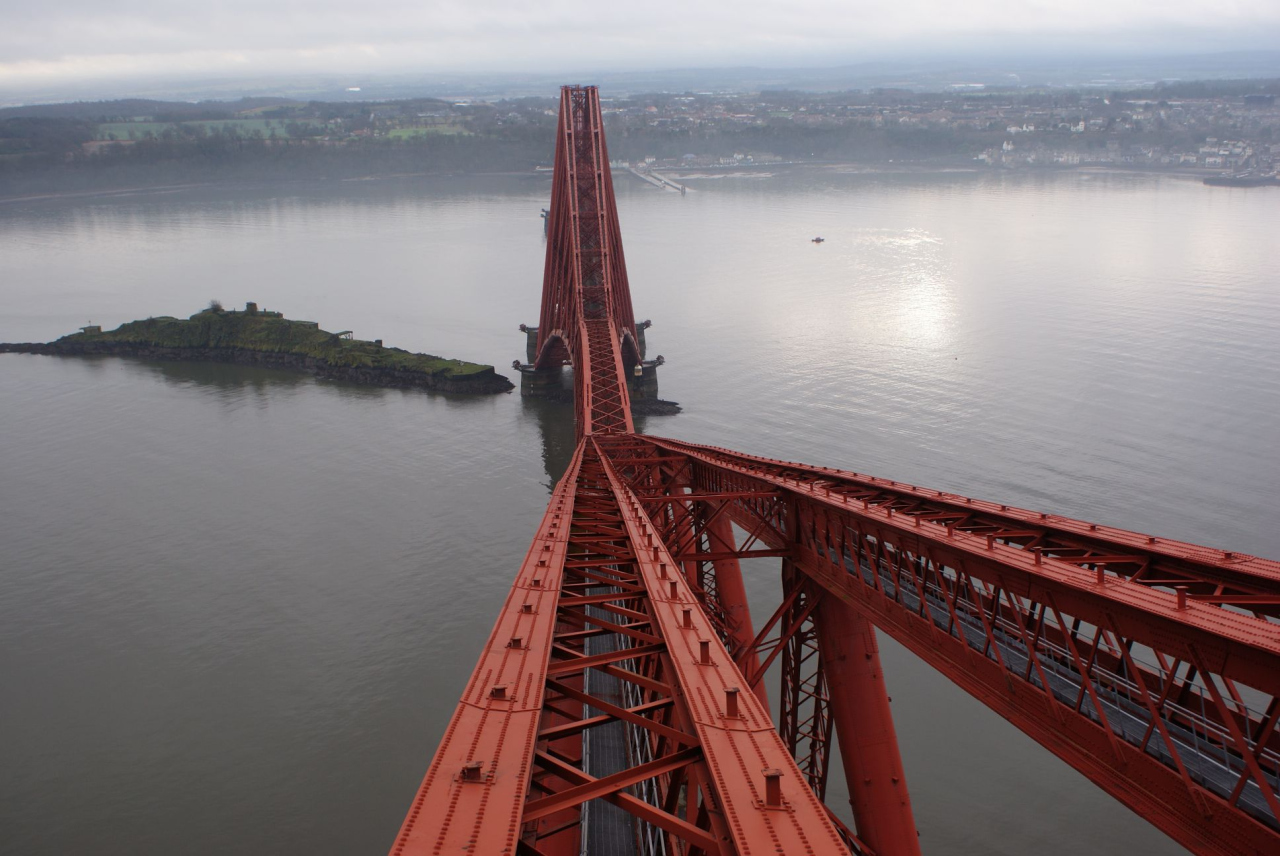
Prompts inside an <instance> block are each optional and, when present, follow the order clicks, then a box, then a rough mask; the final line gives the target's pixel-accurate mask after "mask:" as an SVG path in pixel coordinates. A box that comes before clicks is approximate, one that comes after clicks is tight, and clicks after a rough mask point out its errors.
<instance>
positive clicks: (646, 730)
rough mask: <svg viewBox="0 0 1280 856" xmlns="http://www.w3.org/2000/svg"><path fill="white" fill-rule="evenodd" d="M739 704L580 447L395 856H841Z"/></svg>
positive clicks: (667, 576) (668, 578)
mask: <svg viewBox="0 0 1280 856" xmlns="http://www.w3.org/2000/svg"><path fill="white" fill-rule="evenodd" d="M746 687H747V682H746V680H745V678H744V677H743V676H742V674H741V672H740V671H739V670H738V668H737V667H736V665H735V664H734V662H733V660H732V658H731V657H730V656H729V653H728V651H726V649H725V648H724V646H723V645H722V644H721V643H720V641H719V640H718V639H717V638H716V634H715V632H714V629H713V627H712V625H711V623H710V621H709V620H708V619H707V617H706V616H705V615H704V614H703V612H702V610H701V609H699V608H698V605H697V600H696V598H695V595H694V593H693V591H692V588H691V587H690V585H689V584H688V582H687V581H686V580H685V579H684V577H683V576H682V575H681V573H680V572H679V571H678V565H677V562H676V559H675V557H674V556H673V555H672V553H671V552H670V551H669V550H668V549H667V547H666V546H665V544H664V543H663V541H662V539H661V537H660V536H659V533H658V531H657V528H656V527H655V525H654V523H653V522H652V521H651V520H650V519H649V517H648V516H647V515H646V514H645V513H644V510H643V507H642V505H641V503H640V502H639V500H638V498H637V497H636V496H635V494H634V493H633V492H632V491H631V490H630V489H629V488H627V487H626V486H625V485H624V484H623V482H622V480H621V479H620V477H619V476H618V474H617V472H616V471H615V470H614V468H613V467H612V466H611V465H610V464H609V463H608V461H607V459H606V458H605V457H604V456H603V455H602V454H601V453H600V450H599V448H598V446H597V445H596V443H595V441H594V440H592V439H591V438H586V439H584V440H583V441H582V442H581V443H580V444H579V447H578V452H577V454H576V455H575V458H574V461H573V464H572V465H571V466H570V469H569V471H568V472H567V473H566V475H565V476H564V478H563V479H562V480H561V481H560V483H559V484H558V485H557V487H556V490H555V492H554V494H553V496H552V499H551V504H550V506H549V508H548V511H547V514H546V515H545V517H544V520H543V523H542V526H541V527H540V529H539V533H538V536H537V537H536V538H535V540H534V544H533V546H532V547H531V548H530V551H529V554H528V556H527V557H526V560H525V563H524V565H523V566H522V568H521V571H520V573H519V575H518V576H517V580H516V584H515V586H514V587H513V589H512V593H511V595H510V596H509V598H508V600H507V605H506V607H505V608H504V610H503V613H502V615H501V616H500V618H499V620H498V623H497V626H496V627H495V628H494V632H493V634H492V635H491V636H490V639H489V644H488V645H487V646H486V649H485V652H484V654H483V655H482V656H481V659H480V662H479V664H478V665H477V667H476V670H475V673H474V675H473V678H472V681H471V683H470V684H469V686H468V688H467V691H466V693H465V694H464V696H463V699H462V701H461V703H460V704H459V706H458V709H457V711H456V712H455V713H454V717H453V719H452V721H451V722H450V724H449V727H448V729H447V731H446V733H445V737H444V739H443V740H442V741H441V744H440V748H439V749H438V750H437V753H436V756H435V759H434V760H433V761H432V764H431V767H430V769H429V770H428V773H427V776H426V779H425V780H424V781H423V784H422V787H421V789H420V790H419V792H418V795H417V797H416V798H415V799H414V801H413V804H412V807H411V809H410V812H409V816H408V817H407V818H406V820H405V823H404V826H403V828H402V829H401V832H400V835H399V836H398V837H397V839H396V842H395V844H394V845H393V847H392V850H391V853H392V854H395V856H399V854H427V853H431V854H438V853H467V854H474V853H503V852H506V853H514V852H523V853H529V854H544V856H569V854H574V856H576V854H578V853H581V852H584V850H585V852H594V851H595V849H597V848H599V847H602V846H603V842H604V841H606V840H614V841H619V840H622V841H628V842H632V845H628V846H633V845H634V843H635V842H647V844H646V845H645V846H646V847H647V848H648V849H643V850H635V851H629V852H637V853H640V852H644V853H663V852H665V853H684V854H690V856H693V854H724V856H728V854H770V856H773V854H776V853H777V852H779V848H781V852H786V853H813V854H847V853H848V852H849V851H848V849H847V847H846V846H845V845H844V844H843V841H842V838H841V834H840V832H839V831H838V830H837V827H836V824H835V823H833V822H832V820H831V819H830V818H828V816H827V813H826V810H825V808H824V806H823V805H822V803H821V802H820V801H819V800H818V798H817V797H815V795H814V794H813V792H812V791H811V790H810V789H809V787H808V786H807V782H806V779H805V777H804V775H803V774H802V773H801V771H800V770H799V769H798V768H797V767H796V765H795V762H794V761H793V760H792V758H791V755H790V754H789V753H788V751H787V747H786V745H785V744H784V743H783V741H782V739H781V737H779V735H778V733H777V732H776V731H774V729H773V726H772V722H771V721H770V718H769V714H768V712H767V710H766V709H765V708H764V706H763V705H762V704H761V703H760V702H759V701H758V700H757V699H756V698H755V696H753V695H752V694H751V693H750V692H749V691H746Z"/></svg>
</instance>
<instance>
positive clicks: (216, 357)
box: [0, 341, 515, 395]
mask: <svg viewBox="0 0 1280 856" xmlns="http://www.w3.org/2000/svg"><path fill="white" fill-rule="evenodd" d="M0 354H38V355H44V356H61V357H89V356H113V357H135V358H138V359H146V360H166V361H175V362H212V363H233V364H236V365H246V366H258V367H261V368H272V369H283V370H286V371H294V372H300V373H303V374H310V375H313V376H315V377H318V378H322V379H325V380H339V381H345V382H347V383H354V384H360V385H363V386H382V387H390V388H394V389H425V390H431V391H434V392H448V393H457V394H462V395H496V394H498V393H502V392H510V391H511V390H512V389H514V388H515V387H514V385H513V384H512V383H511V381H509V380H508V379H507V378H506V377H504V376H503V375H500V374H498V373H497V372H495V371H494V370H493V369H492V368H487V369H486V370H484V371H479V372H475V373H473V374H471V375H468V376H466V377H456V376H446V375H444V374H427V373H424V372H416V371H408V370H405V369H393V368H386V367H378V366H337V365H333V364H331V363H329V362H328V361H327V360H323V359H319V358H316V357H312V356H307V355H305V354H290V353H286V352H281V351H257V350H253V349H250V348H199V347H197V348H177V347H165V346H158V345H148V344H141V343H134V342H61V341H58V342H0Z"/></svg>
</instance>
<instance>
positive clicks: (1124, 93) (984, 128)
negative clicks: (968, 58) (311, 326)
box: [0, 79, 1280, 195]
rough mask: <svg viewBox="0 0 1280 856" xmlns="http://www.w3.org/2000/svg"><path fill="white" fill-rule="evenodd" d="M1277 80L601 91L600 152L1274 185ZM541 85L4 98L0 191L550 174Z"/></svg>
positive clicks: (663, 162) (642, 162)
mask: <svg viewBox="0 0 1280 856" xmlns="http://www.w3.org/2000/svg"><path fill="white" fill-rule="evenodd" d="M1277 95H1280V79H1274V80H1270V79H1262V80H1259V79H1247V80H1234V81H1232V80H1218V81H1185V82H1168V83H1159V84H1154V85H1150V86H1141V87H1137V88H1131V89H1127V90H1116V89H1109V88H1104V87H1101V86H1099V87H1077V88H1073V89H1044V88H1040V89H1024V88H1016V87H1009V88H992V87H985V86H979V85H976V84H975V85H963V84H961V85H955V86H951V87H948V88H947V89H946V90H944V91H935V92H920V91H913V90H910V89H895V88H878V89H870V90H865V91H864V90H851V91H844V92H797V91H776V92H757V93H741V92H714V91H697V92H680V93H652V94H644V95H615V96H612V97H610V96H608V95H605V96H604V97H602V98H601V109H602V112H603V113H604V118H605V124H606V128H607V129H608V134H609V146H610V156H611V158H613V159H614V161H615V162H616V163H617V164H618V165H621V166H625V167H628V168H631V169H633V170H634V171H636V172H638V173H641V174H642V176H643V174H646V173H648V174H652V173H653V172H654V171H660V170H690V169H697V170H708V169H709V170H724V169H742V168H744V167H754V168H764V169H767V168H769V167H773V166H780V165H784V164H823V163H826V164H832V163H839V164H864V165H867V166H869V167H872V168H884V167H886V166H888V165H890V164H891V165H892V168H894V169H911V168H925V169H927V168H956V167H961V166H964V167H968V168H977V169H982V168H991V169H1021V168H1036V167H1043V168H1055V167H1057V168H1063V167H1112V168H1124V169H1149V170H1161V171H1172V172H1182V173H1185V174H1189V175H1199V176H1202V177H1224V176H1225V177H1232V176H1234V177H1241V176H1252V177H1255V178H1263V179H1265V183H1272V182H1274V181H1275V171H1276V165H1277V158H1278V157H1280V106H1278V105H1277V103H1276V97H1277ZM557 109H558V102H557V100H556V99H554V98H550V97H519V98H494V99H480V98H471V97H467V98H452V99H450V98H407V99H399V100H390V101H358V100H351V101H300V100H292V99H287V98H245V99H241V100H239V101H202V102H194V103H193V102H176V101H174V102H166V101H147V100H139V99H131V100H120V101H104V102H78V103H73V104H47V105H32V106H26V107H10V108H5V109H0V155H4V157H0V195H4V192H5V191H6V190H7V189H9V188H6V181H8V183H9V184H11V185H12V190H15V191H22V190H27V191H30V190H33V189H38V188H39V185H40V182H41V181H45V182H46V183H49V184H53V185H56V184H57V183H58V181H59V180H60V179H65V178H68V177H70V178H75V179H76V180H79V181H82V182H86V183H92V182H93V181H94V175H95V174H97V175H99V176H102V175H106V174H108V173H112V172H114V173H118V174H119V175H120V176H121V177H122V178H123V177H126V176H127V177H128V179H129V180H131V181H144V177H143V173H144V172H146V171H150V172H152V173H155V174H157V175H160V176H162V177H163V178H164V179H165V180H170V181H173V180H180V179H182V178H184V177H186V173H184V171H183V170H184V168H186V169H189V171H190V173H191V174H192V175H193V176H194V178H195V179H197V180H217V179H219V178H245V177H261V176H264V175H267V174H279V175H281V176H283V177H306V176H308V175H314V174H323V175H325V176H329V177H342V176H344V175H347V174H351V175H371V174H379V173H387V174H405V173H412V172H423V173H430V172H526V171H531V170H535V169H538V168H539V167H541V168H542V169H544V170H545V169H549V166H550V162H551V157H552V151H551V145H550V144H549V142H548V141H549V140H552V139H554V130H553V129H554V126H555V121H556V115H557Z"/></svg>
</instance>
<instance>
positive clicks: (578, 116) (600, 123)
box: [519, 86, 657, 436]
mask: <svg viewBox="0 0 1280 856" xmlns="http://www.w3.org/2000/svg"><path fill="white" fill-rule="evenodd" d="M546 217H547V225H546V228H547V257H546V265H545V268H544V271H543V280H542V311H541V313H540V317H539V322H538V326H537V328H535V329H532V330H530V329H528V328H525V329H526V331H527V332H528V334H529V353H528V358H529V364H528V365H527V366H521V367H519V368H520V370H521V374H522V377H523V378H524V381H525V382H524V383H523V384H522V391H524V392H525V393H531V392H532V393H534V394H536V390H537V389H538V388H539V386H546V385H548V384H557V383H558V382H559V381H558V375H559V370H560V368H561V366H564V365H566V364H569V365H572V366H573V368H574V398H575V400H577V401H579V402H581V406H580V408H579V413H580V415H581V416H582V417H583V418H580V419H579V420H578V434H579V436H582V435H584V434H593V433H597V432H600V431H632V430H634V427H633V425H632V422H631V409H630V406H631V401H630V394H629V390H628V385H629V383H632V384H634V383H635V382H634V380H632V379H634V378H635V377H636V374H637V372H638V373H639V377H640V378H641V379H645V378H646V372H647V378H648V379H649V380H650V381H651V382H650V383H648V384H644V383H640V384H635V385H636V386H637V388H638V389H648V390H649V391H650V392H651V393H652V395H653V396H655V397H656V394H657V381H656V378H655V376H654V370H655V368H656V366H654V365H653V364H652V363H650V364H649V365H648V366H645V365H644V338H643V336H644V334H643V328H644V326H646V325H644V324H642V325H641V326H640V327H637V326H636V322H635V317H634V314H633V311H632V308H631V289H630V286H629V285H628V283H627V265H626V260H625V258H624V257H623V253H622V231H621V229H620V228H619V226H618V206H617V202H616V201H615V199H614V195H613V176H612V173H611V172H610V169H609V153H608V149H607V147H606V145H605V138H604V120H603V117H602V115H601V112H600V95H599V92H598V90H597V89H596V87H594V86H566V87H564V88H563V89H562V90H561V92H560V119H559V123H558V125H557V128H556V154H555V172H554V177H553V184H552V189H551V207H550V209H549V210H548V212H547V215H546ZM535 378H540V380H535Z"/></svg>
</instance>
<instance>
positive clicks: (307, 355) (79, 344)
mask: <svg viewBox="0 0 1280 856" xmlns="http://www.w3.org/2000/svg"><path fill="white" fill-rule="evenodd" d="M3 351H9V352H19V353H42V354H67V355H88V354H119V355H136V356H143V357H155V358H160V359H207V360H214V361H222V362H238V363H250V364H261V365H267V366H272V367H277V368H290V369H301V370H304V371H309V372H311V373H313V374H317V375H319V376H322V377H330V378H335V379H340V380H349V381H352V382H355V383H367V384H374V385H379V386H397V387H423V388H427V389H439V390H443V391H447V392H505V391H507V390H509V389H511V388H512V385H511V383H510V382H509V381H508V380H507V379H506V378H505V377H503V376H502V375H499V374H497V373H495V372H494V369H493V366H486V365H480V364H479V363H469V362H464V361H462V360H453V359H447V358H445V357H438V356H434V355H432V354H416V353H413V352H410V351H406V350H403V349H401V348H388V347H386V346H384V345H383V344H382V340H381V339H378V340H375V341H364V340H361V339H356V338H354V337H353V336H352V335H351V333H350V332H349V331H342V332H339V333H331V332H329V331H327V330H322V329H320V325H319V324H318V323H316V322H314V321H294V320H290V319H288V318H285V317H284V316H283V315H282V314H281V313H279V312H270V311H267V310H265V309H259V308H258V307H257V305H256V304H254V303H249V304H247V305H246V306H245V309H243V310H240V311H228V310H226V309H223V308H222V306H221V305H219V304H218V303H217V302H216V301H215V302H213V303H211V304H210V306H209V308H208V309H204V310H202V311H200V312H197V313H196V314H194V315H192V316H191V317H190V318H185V319H183V318H173V317H170V316H161V317H158V318H147V319H145V320H140V321H130V322H128V323H126V324H121V325H120V326H119V327H117V328H116V329H114V330H108V331H103V330H102V329H101V328H99V327H85V328H83V329H82V330H81V331H80V332H78V333H72V334H70V335H67V336H63V337H62V338H60V339H57V340H56V341H53V342H49V343H47V344H8V345H0V352H3Z"/></svg>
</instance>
